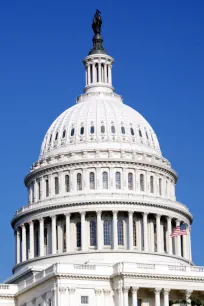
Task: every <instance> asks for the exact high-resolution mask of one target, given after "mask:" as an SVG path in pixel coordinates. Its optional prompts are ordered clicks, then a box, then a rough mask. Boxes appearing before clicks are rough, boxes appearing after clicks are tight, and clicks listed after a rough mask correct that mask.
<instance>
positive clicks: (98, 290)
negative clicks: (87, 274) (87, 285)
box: [94, 289, 103, 295]
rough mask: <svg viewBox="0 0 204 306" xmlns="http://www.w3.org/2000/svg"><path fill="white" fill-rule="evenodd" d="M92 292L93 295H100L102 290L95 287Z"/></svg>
mask: <svg viewBox="0 0 204 306" xmlns="http://www.w3.org/2000/svg"><path fill="white" fill-rule="evenodd" d="M94 292H95V295H101V294H102V292H103V291H102V290H101V289H95V290H94Z"/></svg>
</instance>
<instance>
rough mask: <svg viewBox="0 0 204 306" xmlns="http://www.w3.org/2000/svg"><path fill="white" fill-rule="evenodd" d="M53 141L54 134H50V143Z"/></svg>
mask: <svg viewBox="0 0 204 306" xmlns="http://www.w3.org/2000/svg"><path fill="white" fill-rule="evenodd" d="M51 142H52V135H50V141H49V143H51Z"/></svg>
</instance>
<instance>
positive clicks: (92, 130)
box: [90, 125, 94, 134]
mask: <svg viewBox="0 0 204 306" xmlns="http://www.w3.org/2000/svg"><path fill="white" fill-rule="evenodd" d="M90 133H91V134H94V126H93V125H92V126H91V129H90Z"/></svg>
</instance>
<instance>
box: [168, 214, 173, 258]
mask: <svg viewBox="0 0 204 306" xmlns="http://www.w3.org/2000/svg"><path fill="white" fill-rule="evenodd" d="M171 221H172V218H171V217H167V232H168V234H167V242H168V254H169V255H171V254H172V238H171V236H170V235H171V232H172V226H171Z"/></svg>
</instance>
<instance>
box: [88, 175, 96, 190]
mask: <svg viewBox="0 0 204 306" xmlns="http://www.w3.org/2000/svg"><path fill="white" fill-rule="evenodd" d="M89 183H90V189H92V190H93V189H95V174H94V172H90V174H89Z"/></svg>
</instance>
